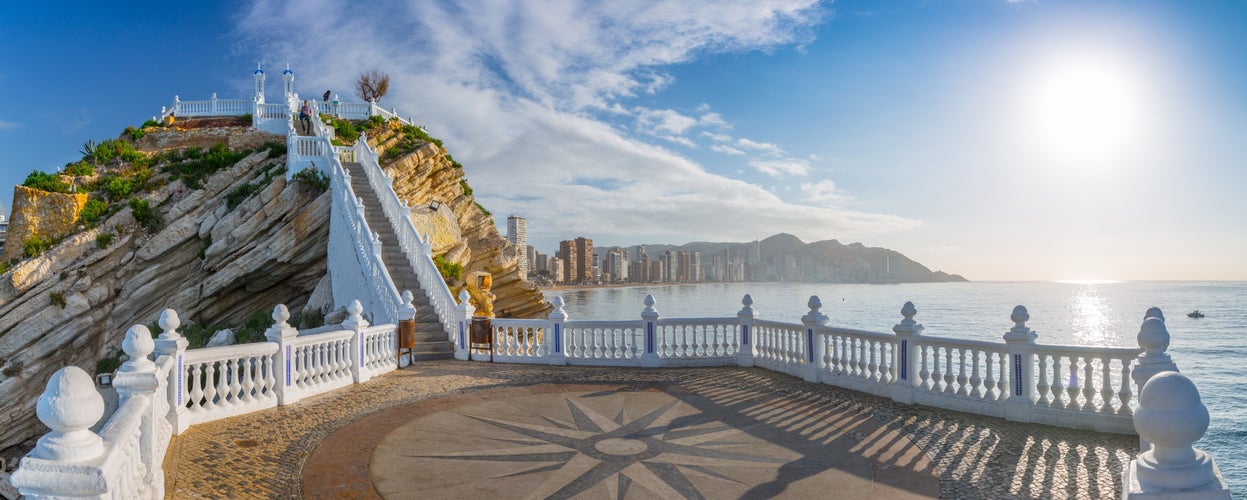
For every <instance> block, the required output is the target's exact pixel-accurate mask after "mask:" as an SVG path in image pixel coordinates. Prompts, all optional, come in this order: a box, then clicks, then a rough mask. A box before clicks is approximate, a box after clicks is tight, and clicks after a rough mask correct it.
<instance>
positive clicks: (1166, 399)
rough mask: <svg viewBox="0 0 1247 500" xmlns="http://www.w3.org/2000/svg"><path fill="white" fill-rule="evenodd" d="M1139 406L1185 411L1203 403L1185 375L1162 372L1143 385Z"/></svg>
mask: <svg viewBox="0 0 1247 500" xmlns="http://www.w3.org/2000/svg"><path fill="white" fill-rule="evenodd" d="M1139 404H1140V405H1143V406H1146V407H1148V408H1149V409H1152V410H1185V409H1188V408H1194V407H1196V406H1199V405H1202V404H1203V401H1202V400H1201V399H1200V397H1199V389H1197V388H1196V387H1195V383H1194V382H1191V379H1189V378H1187V377H1186V375H1183V374H1181V373H1178V372H1175V371H1164V372H1160V373H1158V374H1156V375H1155V376H1153V377H1152V378H1150V379H1148V381H1147V383H1146V384H1143V390H1142V391H1140V393H1139Z"/></svg>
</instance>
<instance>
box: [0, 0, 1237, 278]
mask: <svg viewBox="0 0 1247 500" xmlns="http://www.w3.org/2000/svg"><path fill="white" fill-rule="evenodd" d="M33 4H34V2H27V3H20V4H15V5H13V6H9V7H8V8H7V10H6V16H5V19H4V20H3V21H0V23H3V24H2V25H0V47H3V49H0V50H2V52H0V63H2V64H0V90H2V91H3V95H5V96H6V97H8V99H7V101H8V102H7V103H6V105H5V106H4V107H2V108H0V146H3V150H4V151H5V152H6V154H5V157H4V159H3V160H0V184H3V185H12V184H18V183H20V182H21V181H22V180H23V179H24V178H25V176H26V174H28V173H29V172H30V171H31V170H33V169H42V170H54V169H56V168H57V167H59V166H61V165H64V164H65V163H66V162H68V161H71V160H74V159H76V158H77V157H78V156H79V155H78V150H79V149H80V147H81V145H82V143H83V142H85V141H87V140H89V139H90V140H96V141H98V140H101V139H105V138H109V137H115V136H116V135H117V134H118V133H119V132H120V131H121V130H122V129H123V128H124V127H126V126H127V125H138V124H139V123H142V122H143V121H144V120H145V119H147V118H149V117H151V116H152V115H154V114H156V113H158V112H159V110H160V107H161V106H162V105H167V104H168V103H169V102H171V101H172V98H173V96H174V95H175V94H176V95H179V96H181V97H182V98H183V99H204V98H207V97H208V95H209V94H211V93H212V92H217V93H218V94H219V95H220V96H221V97H222V98H226V97H246V96H248V95H249V89H250V85H251V81H250V73H251V70H252V68H254V65H255V64H256V62H257V61H259V62H262V63H263V64H264V66H265V68H266V69H268V70H270V71H269V75H270V79H269V82H268V85H267V89H268V94H269V95H270V96H274V95H278V94H279V93H280V89H281V86H280V82H279V81H278V76H277V75H278V73H279V72H280V69H282V68H283V67H284V65H285V64H286V63H287V62H289V63H290V65H291V67H292V69H294V71H295V72H296V76H297V80H296V90H298V91H299V92H301V93H303V94H305V95H314V96H318V95H320V94H321V93H323V92H324V90H325V89H334V90H335V91H337V92H340V93H341V94H342V95H343V98H344V99H353V96H349V91H348V89H349V88H350V85H351V81H352V80H353V78H354V76H356V75H358V74H359V73H360V72H362V71H364V70H368V69H372V68H377V69H381V70H383V71H387V72H389V73H390V74H391V75H392V77H393V85H392V90H391V95H390V96H389V97H387V98H386V100H385V102H383V104H384V105H386V106H387V107H389V106H396V107H398V108H399V110H400V112H402V113H403V114H407V115H411V116H413V117H414V118H415V120H416V121H417V122H418V123H421V124H423V125H425V126H426V127H427V128H428V129H429V131H430V132H431V133H432V134H433V135H435V136H438V137H441V138H442V139H444V140H445V143H446V145H447V146H448V148H449V149H450V152H451V153H452V154H454V156H455V158H456V159H457V160H459V161H461V162H462V163H464V164H465V165H466V173H467V176H468V180H469V181H470V182H471V183H472V185H473V186H474V188H475V194H476V196H477V197H478V201H480V202H481V203H482V204H483V205H484V206H486V207H487V208H489V209H490V210H491V211H492V212H493V213H494V215H495V217H496V218H497V219H498V220H499V222H503V223H505V217H506V216H507V215H508V214H510V213H515V214H519V215H521V216H524V217H526V218H528V220H529V238H530V240H531V241H532V242H533V243H534V244H535V245H536V246H537V247H538V249H539V250H542V251H552V250H553V249H554V246H555V245H556V244H557V242H558V241H559V240H562V239H569V238H572V237H576V236H587V237H590V238H593V239H594V240H595V242H596V243H597V244H598V245H599V246H606V245H613V244H633V243H639V242H644V243H683V242H687V241H705V240H714V241H725V240H726V241H742V240H749V239H753V238H759V237H766V236H768V235H770V234H773V233H776V232H780V231H785V232H789V233H793V234H796V235H798V236H799V237H801V238H802V239H804V240H806V241H815V240H821V239H830V238H836V239H839V240H841V241H843V242H849V241H861V242H863V243H865V244H867V245H871V246H884V247H888V248H892V249H895V250H898V251H901V252H903V253H905V254H907V255H909V256H910V257H912V258H914V259H916V260H918V261H919V262H922V263H924V264H927V265H929V266H931V267H932V268H937V269H942V270H945V271H948V272H956V273H961V274H964V275H966V276H967V277H969V278H971V279H979V280H1035V279H1038V280H1047V279H1239V280H1241V279H1247V260H1244V259H1243V258H1242V256H1243V255H1244V254H1247V216H1245V215H1244V214H1247V197H1244V196H1243V195H1242V194H1241V191H1242V190H1243V188H1244V187H1247V172H1245V170H1247V141H1245V140H1243V139H1242V134H1243V131H1244V130H1247V91H1244V90H1243V89H1247V54H1245V51H1247V4H1244V3H1242V2H1178V1H1171V2H1157V1H1133V2H1126V1H1099V0H1084V1H1043V0H1040V1H1031V2H1008V1H1004V0H1001V1H988V0H983V1H969V0H964V1H956V0H949V1H939V2H930V1H880V2H866V1H842V2H836V3H827V2H815V1H812V0H773V1H764V0H741V1H738V2H737V1H726V2H721V3H717V4H715V5H709V4H705V5H703V4H702V3H701V2H648V1H636V2H588V3H579V2H529V3H507V2H462V3H454V4H450V3H443V2H381V3H377V4H369V5H368V6H367V7H361V6H360V5H358V4H353V3H347V2H329V1H305V2H280V1H260V2H220V3H208V2H203V3H191V4H186V5H181V4H178V5H172V4H168V3H150V4H147V5H139V6H127V7H114V6H108V5H100V4H97V3H85V2H84V3H82V4H80V5H65V4H61V5H33ZM10 198H11V190H9V189H7V188H6V189H0V203H3V204H4V206H6V207H7V206H8V204H9V200H10ZM500 226H503V227H504V226H505V224H500Z"/></svg>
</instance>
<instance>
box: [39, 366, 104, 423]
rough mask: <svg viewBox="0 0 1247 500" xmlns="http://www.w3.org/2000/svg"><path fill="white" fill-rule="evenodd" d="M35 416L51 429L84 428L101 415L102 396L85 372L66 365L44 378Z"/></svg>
mask: <svg viewBox="0 0 1247 500" xmlns="http://www.w3.org/2000/svg"><path fill="white" fill-rule="evenodd" d="M35 415H36V416H38V417H39V421H40V422H43V423H44V425H47V426H48V427H50V428H51V429H52V430H54V431H60V432H68V431H75V430H80V429H86V428H89V427H91V426H92V425H95V423H96V422H98V421H99V420H100V417H102V416H104V398H103V397H101V396H100V393H99V392H98V391H96V390H95V382H94V381H92V380H91V376H90V375H87V372H85V371H83V370H82V368H78V367H77V366H66V367H65V368H61V369H60V370H57V371H56V373H53V374H52V378H51V379H49V380H48V387H47V389H45V390H44V391H43V395H42V396H39V404H38V406H36V408H35Z"/></svg>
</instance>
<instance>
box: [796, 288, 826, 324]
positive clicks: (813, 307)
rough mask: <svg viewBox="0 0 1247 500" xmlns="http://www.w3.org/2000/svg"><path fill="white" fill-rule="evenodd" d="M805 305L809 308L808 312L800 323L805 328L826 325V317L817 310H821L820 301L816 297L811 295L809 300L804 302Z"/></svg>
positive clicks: (821, 301) (821, 304)
mask: <svg viewBox="0 0 1247 500" xmlns="http://www.w3.org/2000/svg"><path fill="white" fill-rule="evenodd" d="M805 305H806V306H807V307H809V308H810V312H808V313H806V314H805V316H802V317H801V322H802V323H804V324H805V325H806V326H813V325H826V324H827V321H828V318H827V315H826V314H823V312H822V311H820V310H819V309H822V308H823V300H822V299H820V298H818V296H817V295H811V296H810V300H809V301H806V303H805Z"/></svg>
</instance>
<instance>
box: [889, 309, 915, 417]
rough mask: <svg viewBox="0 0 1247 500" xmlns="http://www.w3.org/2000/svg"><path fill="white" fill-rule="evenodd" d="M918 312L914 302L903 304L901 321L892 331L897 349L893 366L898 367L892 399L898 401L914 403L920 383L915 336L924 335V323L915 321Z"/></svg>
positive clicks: (893, 383) (893, 358) (893, 384)
mask: <svg viewBox="0 0 1247 500" xmlns="http://www.w3.org/2000/svg"><path fill="white" fill-rule="evenodd" d="M917 314H918V308H916V307H914V303H913V302H906V303H905V305H904V306H901V316H903V317H904V318H905V319H902V320H901V322H900V323H897V324H896V326H893V327H892V332H893V333H895V334H896V340H897V345H896V350H895V351H893V354H892V366H895V367H896V368H897V373H896V380H895V381H894V382H892V400H893V401H896V402H898V403H905V404H913V402H914V386H916V385H918V381H917V379H918V377H915V376H914V375H916V374H917V370H916V369H915V368H917V366H918V361H917V359H916V356H915V355H916V354H917V353H918V348H917V347H916V346H914V341H915V337H918V338H921V337H922V330H923V328H922V324H920V323H918V322H917V321H914V316H915V315H917Z"/></svg>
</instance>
